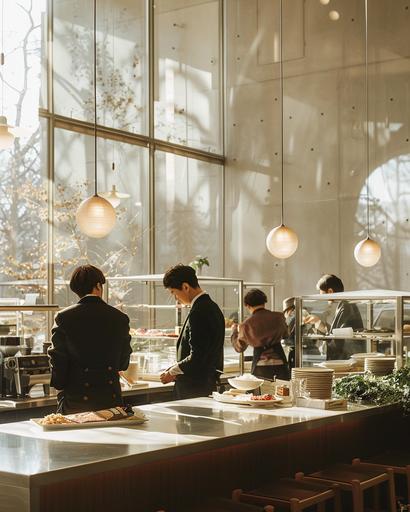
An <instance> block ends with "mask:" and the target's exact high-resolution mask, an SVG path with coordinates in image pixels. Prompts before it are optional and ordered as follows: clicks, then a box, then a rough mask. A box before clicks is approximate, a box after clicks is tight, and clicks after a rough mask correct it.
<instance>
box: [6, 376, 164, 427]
mask: <svg viewBox="0 0 410 512" xmlns="http://www.w3.org/2000/svg"><path fill="white" fill-rule="evenodd" d="M144 384H146V385H145V386H144V387H141V388H136V389H130V390H124V391H123V392H122V395H123V396H124V397H127V396H139V395H146V394H151V393H154V394H157V393H167V392H169V391H170V387H172V386H173V384H172V383H170V384H167V385H164V384H161V383H160V382H149V381H146V382H145V383H144ZM56 405H57V398H56V395H50V396H44V395H43V394H42V393H35V392H34V393H33V394H32V396H30V397H29V398H21V399H3V400H1V399H0V415H1V413H2V412H8V411H15V410H24V409H33V408H38V407H51V406H56ZM0 421H1V416H0Z"/></svg>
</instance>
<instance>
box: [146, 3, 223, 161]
mask: <svg viewBox="0 0 410 512" xmlns="http://www.w3.org/2000/svg"><path fill="white" fill-rule="evenodd" d="M154 34H155V98H154V99H155V107H154V108H155V137H156V138H158V139H162V140H166V141H170V142H174V143H177V144H182V145H184V146H189V147H193V148H198V149H202V150H204V151H209V152H214V153H215V152H216V153H221V152H222V148H221V128H220V113H221V106H220V60H219V55H220V44H222V42H221V41H219V2H218V1H217V0H214V1H210V2H203V1H198V0H158V1H156V2H155V29H154Z"/></svg>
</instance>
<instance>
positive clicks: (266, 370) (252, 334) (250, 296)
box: [231, 289, 290, 380]
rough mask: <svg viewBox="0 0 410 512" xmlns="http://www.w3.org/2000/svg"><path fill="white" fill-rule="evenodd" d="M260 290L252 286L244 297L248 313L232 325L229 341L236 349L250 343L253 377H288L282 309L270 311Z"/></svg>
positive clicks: (284, 322) (241, 349) (245, 347)
mask: <svg viewBox="0 0 410 512" xmlns="http://www.w3.org/2000/svg"><path fill="white" fill-rule="evenodd" d="M267 301H268V299H267V297H266V294H265V293H264V292H263V291H262V290H258V289H252V290H250V291H249V292H248V293H247V294H246V295H245V298H244V304H245V307H246V308H247V309H248V311H249V312H250V313H251V316H250V317H249V318H247V319H246V320H245V321H244V322H242V323H241V324H239V326H238V325H237V324H234V325H233V326H232V336H231V342H232V345H233V347H234V349H235V350H236V351H237V352H244V351H245V350H246V349H247V348H248V346H251V347H253V359H252V370H251V372H252V374H253V375H255V376H256V377H261V378H266V379H273V378H274V377H276V378H277V379H283V380H289V378H290V372H289V365H288V362H287V360H286V356H285V352H284V351H283V348H282V344H281V340H282V339H284V338H287V337H288V336H289V332H288V327H287V325H286V321H285V317H284V315H283V313H281V312H278V311H270V310H269V309H266V307H265V305H266V303H267Z"/></svg>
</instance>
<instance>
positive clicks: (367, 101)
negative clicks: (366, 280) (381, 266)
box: [364, 0, 370, 238]
mask: <svg viewBox="0 0 410 512" xmlns="http://www.w3.org/2000/svg"><path fill="white" fill-rule="evenodd" d="M364 22H365V89H366V107H365V108H366V203H367V206H366V216H367V237H368V238H369V237H370V205H369V177H370V145H369V77H368V67H369V63H368V28H367V27H368V17H367V0H364Z"/></svg>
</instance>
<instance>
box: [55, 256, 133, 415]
mask: <svg viewBox="0 0 410 512" xmlns="http://www.w3.org/2000/svg"><path fill="white" fill-rule="evenodd" d="M104 283H105V277H104V274H103V273H102V272H101V270H100V269H98V268H96V267H93V266H92V265H83V266H81V267H78V268H76V269H75V270H74V272H73V275H72V277H71V280H70V288H71V290H72V291H73V292H74V293H76V294H77V295H78V296H79V297H80V300H79V302H78V303H77V304H74V305H73V306H70V307H68V308H66V309H64V310H63V311H60V312H59V313H58V314H57V315H56V318H55V323H54V326H53V329H52V337H51V341H52V346H51V348H50V349H49V351H48V353H49V356H50V364H51V386H53V387H54V388H56V389H57V390H58V395H57V402H58V407H57V412H61V413H63V414H69V413H75V412H82V411H92V410H94V411H95V410H99V409H107V408H110V407H116V406H118V405H122V397H121V386H120V382H119V375H118V372H119V371H121V370H126V369H127V368H128V364H129V359H130V354H131V347H130V340H131V336H130V334H129V318H128V316H127V315H125V314H124V313H122V312H121V311H119V310H118V309H116V308H114V307H112V306H109V305H108V304H107V303H106V302H104V301H103V300H102V292H103V284H104Z"/></svg>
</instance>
